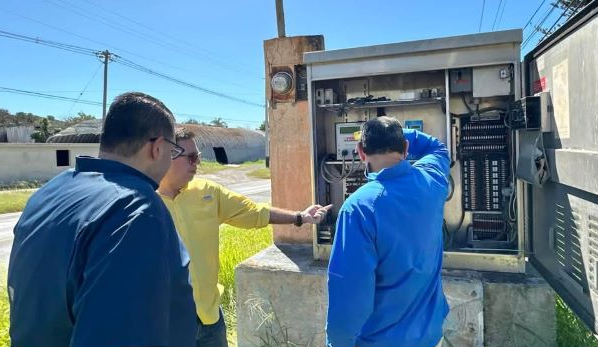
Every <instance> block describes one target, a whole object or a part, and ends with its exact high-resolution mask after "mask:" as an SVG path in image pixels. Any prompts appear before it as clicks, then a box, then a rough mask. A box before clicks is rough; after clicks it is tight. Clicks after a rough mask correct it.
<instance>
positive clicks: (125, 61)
mask: <svg viewBox="0 0 598 347" xmlns="http://www.w3.org/2000/svg"><path fill="white" fill-rule="evenodd" d="M0 36H5V37H9V38H13V39H18V40H22V41H27V42H33V43H39V44H43V45H46V46H51V47H55V48H59V49H64V50H72V51H73V52H80V53H81V52H85V54H87V55H94V56H96V55H97V53H98V51H94V50H91V49H87V48H83V47H79V46H74V45H68V44H63V43H59V42H53V41H48V40H43V39H39V38H33V37H29V36H25V35H19V34H13V33H9V32H6V31H2V30H0ZM115 57H116V60H115V62H117V63H119V64H121V65H124V66H127V67H129V68H132V69H135V70H138V71H141V72H145V73H147V74H150V75H153V76H156V77H160V78H163V79H165V80H168V81H171V82H174V83H178V84H180V85H183V86H186V87H189V88H193V89H196V90H199V91H201V92H204V93H206V94H210V95H214V96H218V97H221V98H225V99H228V100H231V101H236V102H239V103H243V104H246V105H250V106H257V107H260V108H263V107H265V106H264V105H263V104H258V103H256V102H252V101H248V100H245V99H241V98H237V97H234V96H231V95H227V94H225V93H221V92H218V91H214V90H211V89H208V88H204V87H202V86H199V85H197V84H193V83H190V82H186V81H183V80H181V79H178V78H176V77H172V76H168V75H166V74H163V73H160V72H157V71H155V70H153V69H150V68H148V67H145V66H143V65H140V64H137V63H135V62H133V61H131V60H128V59H124V58H122V57H119V56H116V55H115Z"/></svg>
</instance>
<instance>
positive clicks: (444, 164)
mask: <svg viewBox="0 0 598 347" xmlns="http://www.w3.org/2000/svg"><path fill="white" fill-rule="evenodd" d="M403 134H404V136H405V139H406V140H407V141H409V150H408V151H409V153H411V154H413V155H414V156H416V157H419V158H421V159H419V160H418V161H417V162H416V163H415V164H414V166H419V167H422V168H424V169H425V170H426V171H427V172H428V173H429V174H430V175H432V176H433V177H434V178H435V179H436V180H438V181H439V182H440V183H442V185H447V184H448V175H449V171H450V159H449V153H448V149H447V148H446V146H445V145H444V143H442V142H440V140H438V139H437V138H435V137H433V136H430V135H428V134H425V133H422V132H420V131H417V130H413V129H403Z"/></svg>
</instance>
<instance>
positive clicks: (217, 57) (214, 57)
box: [85, 0, 485, 80]
mask: <svg viewBox="0 0 598 347" xmlns="http://www.w3.org/2000/svg"><path fill="white" fill-rule="evenodd" d="M484 1H485V0H484ZM85 2H87V3H88V4H90V5H93V6H95V7H97V8H99V9H101V10H103V11H106V12H108V13H111V14H113V15H115V16H117V17H120V18H122V19H125V20H127V21H129V22H132V23H134V24H136V25H138V26H140V27H143V28H145V29H146V30H149V31H152V32H154V33H157V34H159V35H162V36H164V37H166V38H168V39H169V40H172V41H177V42H179V43H181V44H182V45H184V46H187V47H189V48H190V49H192V50H197V51H199V52H204V53H205V54H206V55H208V56H211V57H210V60H212V62H214V63H220V64H221V65H222V66H224V67H229V68H230V69H233V70H235V71H239V72H243V73H246V70H245V69H242V65H241V64H240V63H238V62H236V63H235V62H233V61H231V60H230V59H228V58H225V57H223V56H220V55H218V54H215V53H213V52H211V51H209V50H207V49H205V48H202V47H198V46H196V45H194V44H191V43H189V42H187V41H184V40H181V39H180V38H178V37H176V36H173V35H169V34H167V33H164V32H162V31H159V30H156V29H155V28H153V27H151V26H148V25H145V24H143V23H141V22H138V21H136V20H134V19H132V18H130V17H127V16H124V15H122V14H120V13H118V12H116V11H113V10H111V9H108V8H104V7H102V6H100V5H98V4H96V3H94V2H92V1H90V0H85ZM179 47H181V48H184V47H183V46H179ZM190 52H191V51H190ZM222 60H229V61H230V62H231V63H234V64H235V65H238V66H239V68H241V70H239V69H238V68H236V67H234V66H228V64H224V63H222ZM259 78H260V79H262V80H263V79H264V77H262V76H259Z"/></svg>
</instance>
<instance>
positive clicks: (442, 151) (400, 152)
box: [326, 117, 449, 347]
mask: <svg viewBox="0 0 598 347" xmlns="http://www.w3.org/2000/svg"><path fill="white" fill-rule="evenodd" d="M357 151H358V153H359V156H360V158H361V160H362V161H363V162H364V163H365V164H366V170H367V171H366V175H367V177H368V180H369V182H368V183H367V184H365V185H364V186H363V187H361V188H360V189H358V190H357V191H356V192H355V193H353V194H352V195H351V196H350V197H349V198H348V199H347V200H346V201H345V203H344V204H343V206H342V208H341V210H340V213H339V216H338V221H337V225H336V236H335V240H334V245H333V247H332V253H331V256H330V265H329V268H328V291H329V307H328V322H327V326H326V332H327V338H328V344H329V346H331V347H353V346H358V347H366V346H375V347H391V346H392V347H397V346H409V347H433V346H436V345H437V344H440V343H441V342H442V323H443V321H444V319H445V317H446V315H447V313H448V310H449V309H448V305H447V303H446V299H445V297H444V293H443V291H442V282H441V268H442V247H443V242H442V218H443V208H444V201H445V198H446V196H447V192H448V174H449V157H448V151H447V149H446V146H445V145H444V144H442V143H441V142H440V141H438V140H437V139H436V138H434V137H431V136H429V135H426V134H424V133H422V132H418V131H415V130H408V129H405V130H403V129H402V128H401V125H400V123H399V122H398V121H397V120H396V119H394V118H390V117H379V118H376V119H372V120H370V121H368V122H366V123H365V124H364V125H363V127H362V131H361V138H360V141H359V144H358V146H357ZM408 152H409V153H410V154H413V155H414V156H415V157H419V158H421V159H419V160H418V161H417V162H415V163H414V164H413V165H411V164H410V163H409V161H408V160H406V158H407V153H408Z"/></svg>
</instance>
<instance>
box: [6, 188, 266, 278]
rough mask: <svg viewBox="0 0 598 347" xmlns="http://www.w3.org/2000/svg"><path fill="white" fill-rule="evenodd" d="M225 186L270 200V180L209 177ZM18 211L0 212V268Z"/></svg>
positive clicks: (10, 240) (257, 199)
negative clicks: (236, 179) (234, 181)
mask: <svg viewBox="0 0 598 347" xmlns="http://www.w3.org/2000/svg"><path fill="white" fill-rule="evenodd" d="M210 178H213V179H214V180H215V181H218V183H220V184H223V185H225V186H226V187H227V188H229V189H231V190H233V191H235V192H237V193H240V194H243V195H246V196H248V197H249V198H251V199H253V200H255V201H257V202H270V180H266V179H252V180H250V181H245V182H239V181H237V183H233V180H231V179H227V178H222V177H210ZM20 215H21V213H20V212H17V213H7V214H0V268H2V267H5V266H6V265H7V264H8V258H9V257H10V249H11V248H12V238H13V234H12V229H13V228H14V226H15V224H17V221H18V220H19V216H20Z"/></svg>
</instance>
